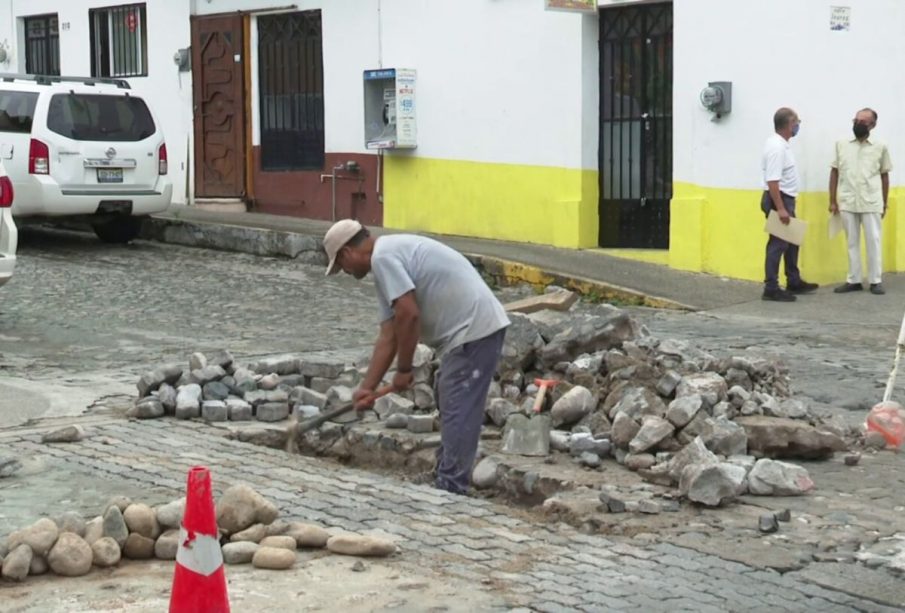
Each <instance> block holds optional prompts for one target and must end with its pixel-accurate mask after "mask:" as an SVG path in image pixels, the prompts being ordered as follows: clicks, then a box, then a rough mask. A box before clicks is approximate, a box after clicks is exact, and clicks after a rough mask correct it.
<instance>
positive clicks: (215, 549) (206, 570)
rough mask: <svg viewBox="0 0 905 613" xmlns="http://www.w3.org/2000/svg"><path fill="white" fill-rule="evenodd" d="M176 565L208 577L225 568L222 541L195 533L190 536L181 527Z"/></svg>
mask: <svg viewBox="0 0 905 613" xmlns="http://www.w3.org/2000/svg"><path fill="white" fill-rule="evenodd" d="M176 563H177V564H179V565H180V566H182V567H183V568H187V569H188V570H190V571H192V572H195V573H198V574H199V575H204V576H205V577H207V576H209V575H211V574H213V573H214V572H215V571H216V570H217V569H219V568H220V567H221V566H223V552H222V551H220V541H218V540H217V539H215V538H214V537H212V536H209V535H207V534H198V533H193V534H192V535H191V536H190V535H189V533H188V531H187V530H186V529H185V528H184V527H180V529H179V549H178V550H177V551H176Z"/></svg>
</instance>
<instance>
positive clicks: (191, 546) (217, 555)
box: [170, 466, 229, 613]
mask: <svg viewBox="0 0 905 613" xmlns="http://www.w3.org/2000/svg"><path fill="white" fill-rule="evenodd" d="M170 613H229V597H228V596H227V594H226V573H225V572H224V570H223V553H222V552H221V551H220V541H219V532H218V530H217V516H216V514H215V513H214V498H213V495H212V494H211V473H210V471H209V470H208V469H207V468H206V467H204V466H195V467H192V468H191V469H190V470H189V477H188V485H187V487H186V497H185V514H184V515H183V517H182V529H181V530H180V531H179V549H178V550H177V552H176V572H175V574H174V575H173V591H172V594H171V595H170Z"/></svg>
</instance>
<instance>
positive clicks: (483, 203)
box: [383, 155, 598, 248]
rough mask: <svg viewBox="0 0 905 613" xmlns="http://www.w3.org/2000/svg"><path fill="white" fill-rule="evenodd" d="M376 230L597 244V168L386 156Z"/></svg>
mask: <svg viewBox="0 0 905 613" xmlns="http://www.w3.org/2000/svg"><path fill="white" fill-rule="evenodd" d="M384 161H385V163H384V209H383V225H384V226H386V227H388V228H399V229H404V230H413V231H418V232H432V233H437V234H452V235H459V236H474V237H479V238H490V239H496V240H511V241H518V242H527V243H539V244H545V245H553V246H556V247H570V248H580V247H595V246H596V245H597V234H598V221H597V219H598V217H597V193H598V188H597V171H596V170H580V169H569V168H556V167H549V166H529V165H519V164H492V163H483V162H466V161H458V160H440V159H431V158H420V157H409V156H405V155H388V156H386V157H385V158H384Z"/></svg>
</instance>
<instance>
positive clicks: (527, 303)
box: [503, 289, 578, 315]
mask: <svg viewBox="0 0 905 613" xmlns="http://www.w3.org/2000/svg"><path fill="white" fill-rule="evenodd" d="M577 301H578V294H576V293H575V292H571V291H569V290H567V289H563V290H558V291H556V292H551V293H545V294H540V295H537V296H529V297H528V298H522V299H521V300H516V301H514V302H508V303H506V304H505V305H503V307H504V308H505V309H506V311H508V312H510V313H525V314H526V315H527V314H528V313H535V312H537V311H543V310H545V309H550V310H552V311H568V310H569V309H570V308H572V305H573V304H575V302H577Z"/></svg>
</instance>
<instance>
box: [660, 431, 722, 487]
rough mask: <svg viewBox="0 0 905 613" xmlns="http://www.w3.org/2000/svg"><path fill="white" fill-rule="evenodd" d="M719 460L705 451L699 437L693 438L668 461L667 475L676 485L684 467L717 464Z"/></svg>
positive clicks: (707, 450)
mask: <svg viewBox="0 0 905 613" xmlns="http://www.w3.org/2000/svg"><path fill="white" fill-rule="evenodd" d="M718 463H719V458H717V457H716V455H715V454H714V453H713V452H712V451H710V450H709V449H707V446H706V445H705V444H704V441H703V440H702V439H701V437H700V436H698V437H695V438H694V439H693V440H692V441H691V443H689V444H688V445H686V446H685V447H683V448H682V449H681V450H680V451H679V452H678V453H676V455H674V456H673V457H672V459H671V460H669V463H668V471H667V472H668V474H669V478H670V480H671V481H672V482H673V483H678V482H679V479H681V478H682V473H683V471H684V470H685V468H686V467H688V466H691V465H693V464H699V465H704V464H718Z"/></svg>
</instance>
